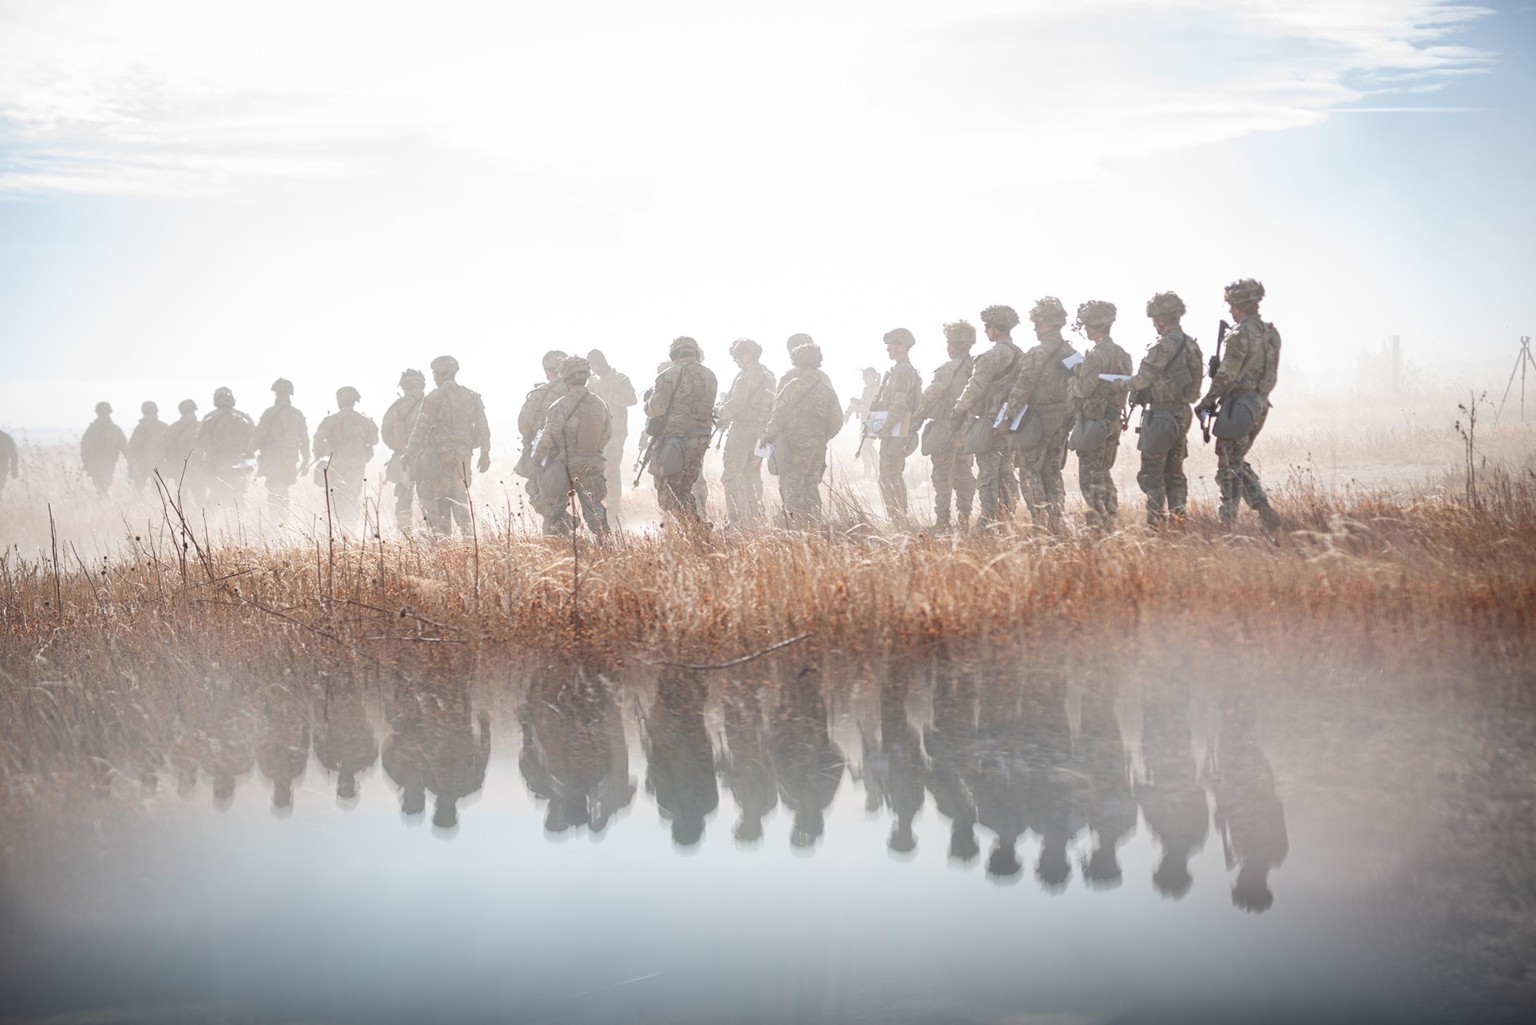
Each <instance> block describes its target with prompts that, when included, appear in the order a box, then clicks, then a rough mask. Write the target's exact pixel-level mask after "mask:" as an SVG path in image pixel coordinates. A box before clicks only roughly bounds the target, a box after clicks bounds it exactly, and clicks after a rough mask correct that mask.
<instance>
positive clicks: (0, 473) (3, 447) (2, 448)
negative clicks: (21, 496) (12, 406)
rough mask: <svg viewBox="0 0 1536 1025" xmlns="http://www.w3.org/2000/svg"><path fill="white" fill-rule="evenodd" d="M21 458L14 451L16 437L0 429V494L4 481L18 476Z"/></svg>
mask: <svg viewBox="0 0 1536 1025" xmlns="http://www.w3.org/2000/svg"><path fill="white" fill-rule="evenodd" d="M20 465H21V460H20V458H18V456H17V453H16V439H15V438H12V437H11V436H10V435H9V434H7V433H5V432H4V431H0V495H3V494H4V493H5V483H6V481H9V480H14V479H15V478H17V477H19V476H20V473H19V472H18V468H19V466H20Z"/></svg>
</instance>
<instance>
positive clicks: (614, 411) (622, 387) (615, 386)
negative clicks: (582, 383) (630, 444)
mask: <svg viewBox="0 0 1536 1025" xmlns="http://www.w3.org/2000/svg"><path fill="white" fill-rule="evenodd" d="M588 384H589V385H590V390H591V392H592V394H593V395H596V396H597V397H598V398H600V399H602V400H603V405H605V406H607V407H608V415H609V416H610V417H611V418H612V420H613V430H614V433H615V434H617V435H619V437H621V438H625V437H628V436H629V407H630V406H633V405H634V404H635V403H636V402H638V401H640V400H639V399H638V398H637V397H636V396H635V386H634V385H633V384H631V383H630V381H629V377H628V376H627V375H625V374H621V373H619V372H618V371H617V370H614V369H613V368H612V367H609V368H608V373H606V374H601V375H598V374H594V375H592V378H591V380H590V381H589V382H588Z"/></svg>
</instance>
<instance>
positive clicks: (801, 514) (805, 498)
mask: <svg viewBox="0 0 1536 1025" xmlns="http://www.w3.org/2000/svg"><path fill="white" fill-rule="evenodd" d="M781 444H783V445H784V446H785V447H786V448H788V449H789V458H788V459H787V460H785V462H786V463H788V465H787V466H785V465H784V464H783V463H781V464H780V467H781V468H780V470H779V499H780V501H782V502H783V503H784V519H785V520H786V521H787V522H788V524H789V526H791V527H806V526H811V525H814V524H816V523H820V522H821V519H822V508H821V478H822V476H823V475H824V474H825V473H826V472H827V443H826V442H824V441H820V440H818V439H815V438H803V439H799V440H794V441H785V442H781Z"/></svg>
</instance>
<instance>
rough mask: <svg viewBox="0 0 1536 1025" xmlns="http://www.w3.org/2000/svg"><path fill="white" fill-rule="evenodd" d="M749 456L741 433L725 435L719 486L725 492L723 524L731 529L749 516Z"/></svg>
mask: <svg viewBox="0 0 1536 1025" xmlns="http://www.w3.org/2000/svg"><path fill="white" fill-rule="evenodd" d="M751 456H752V449H751V446H750V445H748V444H746V443H744V441H743V435H742V432H739V431H736V430H732V431H730V432H729V433H727V434H726V436H725V447H724V450H723V451H722V452H721V461H720V462H721V465H720V486H721V488H722V490H724V491H725V522H726V523H727V524H728V525H730V526H733V527H734V526H738V525H740V524H742V523H743V522H744V521H745V520H746V519H747V518H748V516H749V515H750V514H749V509H750V508H751V497H750V493H749V491H748V485H747V460H748V459H749V458H751Z"/></svg>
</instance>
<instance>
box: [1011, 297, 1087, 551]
mask: <svg viewBox="0 0 1536 1025" xmlns="http://www.w3.org/2000/svg"><path fill="white" fill-rule="evenodd" d="M1042 301H1043V300H1042ZM1036 323H1037V324H1043V325H1044V326H1043V330H1044V337H1042V338H1040V340H1039V341H1038V342H1037V343H1036V344H1035V345H1033V346H1032V347H1031V348H1030V349H1029V351H1028V352H1026V353H1024V355H1023V356H1022V357H1021V358H1020V359H1019V372H1018V376H1016V377H1015V378H1014V382H1013V390H1012V391H1011V392H1009V393H1008V416H1009V419H1010V420H1011V419H1012V418H1013V417H1014V416H1017V415H1018V412H1019V410H1021V409H1024V407H1025V406H1028V407H1029V408H1028V409H1027V410H1026V411H1025V415H1026V418H1038V419H1039V420H1040V428H1041V431H1042V433H1043V434H1044V438H1043V440H1042V441H1041V442H1040V444H1038V445H1036V446H1034V447H1033V448H1029V449H1024V450H1021V451H1018V452H1017V453H1016V454H1015V457H1014V458H1015V461H1016V463H1017V465H1018V468H1019V491H1020V493H1021V494H1022V496H1023V498H1024V504H1025V506H1027V507H1028V508H1029V518H1030V521H1031V522H1032V523H1033V524H1034V525H1035V526H1036V527H1041V526H1048V527H1049V528H1050V529H1051V530H1059V529H1061V512H1062V508H1063V506H1064V504H1065V502H1066V498H1067V489H1066V485H1065V484H1064V483H1063V482H1062V479H1061V467H1062V464H1063V463H1064V462H1066V455H1067V430H1068V428H1069V427H1070V424H1069V422H1068V421H1069V417H1068V413H1069V412H1070V411H1071V408H1072V404H1071V400H1070V399H1069V398H1068V394H1067V392H1068V389H1069V387H1070V385H1071V382H1072V370H1071V368H1069V367H1068V366H1067V365H1066V361H1067V360H1070V359H1071V358H1072V357H1073V356H1076V355H1077V350H1076V349H1074V348H1072V346H1071V344H1070V343H1069V342H1068V341H1067V340H1066V339H1065V338H1063V337H1062V335H1061V328H1060V327H1059V326H1055V325H1054V324H1050V323H1048V322H1041V321H1037V322H1036ZM1038 330H1039V329H1037V336H1038ZM1019 426H1020V428H1021V429H1022V428H1023V427H1024V423H1023V422H1022V421H1021V422H1020V424H1019Z"/></svg>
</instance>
